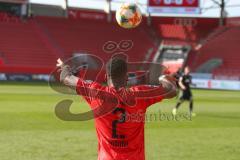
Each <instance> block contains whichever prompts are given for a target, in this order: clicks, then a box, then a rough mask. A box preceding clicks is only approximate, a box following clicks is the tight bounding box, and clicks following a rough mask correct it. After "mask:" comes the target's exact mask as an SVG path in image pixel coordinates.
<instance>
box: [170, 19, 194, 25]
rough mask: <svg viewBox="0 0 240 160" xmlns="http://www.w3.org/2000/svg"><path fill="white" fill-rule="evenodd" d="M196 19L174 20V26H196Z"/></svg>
mask: <svg viewBox="0 0 240 160" xmlns="http://www.w3.org/2000/svg"><path fill="white" fill-rule="evenodd" d="M197 23H198V22H197V19H195V18H175V19H174V24H175V25H182V26H196V25H197Z"/></svg>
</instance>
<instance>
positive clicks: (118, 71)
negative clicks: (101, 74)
mask: <svg viewBox="0 0 240 160" xmlns="http://www.w3.org/2000/svg"><path fill="white" fill-rule="evenodd" d="M106 71H107V75H108V76H109V77H110V78H111V79H113V80H114V79H120V78H123V77H125V75H126V74H127V62H126V61H125V60H124V59H123V58H118V57H114V58H111V59H110V60H109V61H108V63H107V67H106Z"/></svg>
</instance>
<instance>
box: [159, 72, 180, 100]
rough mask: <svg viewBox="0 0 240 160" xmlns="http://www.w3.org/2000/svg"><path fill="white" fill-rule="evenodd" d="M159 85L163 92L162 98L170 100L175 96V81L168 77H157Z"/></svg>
mask: <svg viewBox="0 0 240 160" xmlns="http://www.w3.org/2000/svg"><path fill="white" fill-rule="evenodd" d="M159 83H160V84H161V87H162V90H163V92H164V93H163V98H164V99H170V98H173V97H175V96H176V95H177V86H176V79H175V78H174V77H173V76H170V75H164V76H161V77H159Z"/></svg>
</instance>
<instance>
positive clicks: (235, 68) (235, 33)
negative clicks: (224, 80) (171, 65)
mask: <svg viewBox="0 0 240 160" xmlns="http://www.w3.org/2000/svg"><path fill="white" fill-rule="evenodd" d="M239 37H240V28H239V27H227V28H226V29H225V30H224V32H222V33H221V34H220V35H218V36H216V37H215V38H213V39H212V40H209V41H208V43H206V44H205V45H203V47H202V48H201V49H200V51H199V52H198V54H199V56H198V58H197V59H196V62H195V63H196V64H195V66H200V65H201V64H203V63H204V62H206V61H208V60H210V59H214V58H218V59H221V60H222V65H221V66H220V67H218V68H217V69H215V70H214V72H213V73H214V74H215V75H216V77H220V75H223V77H224V76H225V77H235V76H240V75H239V73H240V72H239V71H240V66H239V61H240V55H239V54H238V53H237V52H238V51H239V50H240V46H239V43H238V42H239V41H240V38H239ZM219 44H223V45H219ZM217 75H218V76H217Z"/></svg>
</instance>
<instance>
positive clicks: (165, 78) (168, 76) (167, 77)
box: [159, 75, 177, 84]
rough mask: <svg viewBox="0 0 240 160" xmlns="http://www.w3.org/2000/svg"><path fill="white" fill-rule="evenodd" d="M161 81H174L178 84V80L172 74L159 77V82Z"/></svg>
mask: <svg viewBox="0 0 240 160" xmlns="http://www.w3.org/2000/svg"><path fill="white" fill-rule="evenodd" d="M161 81H167V82H172V83H174V84H176V82H177V80H176V78H175V77H174V76H172V75H163V76H161V77H159V82H161Z"/></svg>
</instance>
